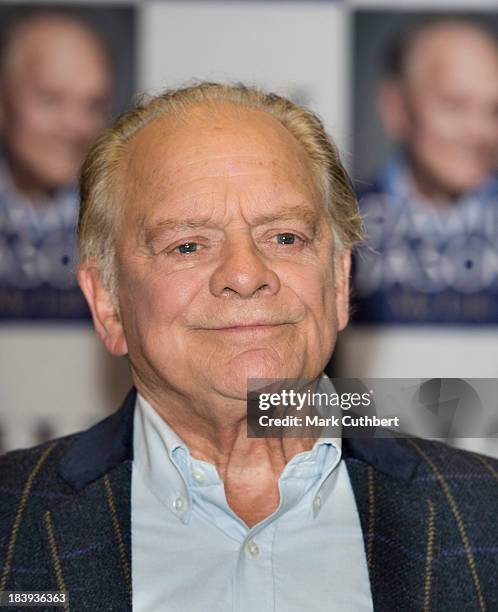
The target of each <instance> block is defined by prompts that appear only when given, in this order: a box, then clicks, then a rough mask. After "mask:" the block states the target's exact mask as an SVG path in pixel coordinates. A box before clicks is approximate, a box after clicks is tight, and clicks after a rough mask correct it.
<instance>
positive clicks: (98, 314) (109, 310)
mask: <svg viewBox="0 0 498 612" xmlns="http://www.w3.org/2000/svg"><path fill="white" fill-rule="evenodd" d="M77 276H78V282H79V284H80V287H81V291H83V294H84V295H85V298H86V301H87V302H88V306H89V307H90V310H91V313H92V317H93V325H94V327H95V331H96V332H97V335H98V336H99V338H100V339H101V340H102V342H103V343H104V345H105V347H106V349H107V350H108V351H109V353H111V354H112V355H118V356H121V355H126V354H127V353H128V346H127V344H126V338H125V335H124V331H123V326H122V323H121V317H120V315H119V311H118V309H117V307H116V306H115V304H114V302H113V299H112V296H111V293H110V291H109V290H108V289H106V288H105V287H104V285H103V284H102V280H101V276H100V272H99V269H98V267H97V266H96V264H95V263H93V262H85V263H83V264H81V265H80V267H79V268H78V273H77Z"/></svg>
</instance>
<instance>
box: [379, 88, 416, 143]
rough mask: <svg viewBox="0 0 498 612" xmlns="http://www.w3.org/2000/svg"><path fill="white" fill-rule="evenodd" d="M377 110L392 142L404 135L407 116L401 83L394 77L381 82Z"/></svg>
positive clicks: (402, 137)
mask: <svg viewBox="0 0 498 612" xmlns="http://www.w3.org/2000/svg"><path fill="white" fill-rule="evenodd" d="M377 112H378V114H379V117H380V119H381V121H382V125H383V126H384V130H385V131H386V133H387V135H388V136H389V138H391V139H392V140H394V142H400V141H403V140H404V139H405V137H406V134H407V131H408V126H409V117H408V111H407V107H406V100H405V94H404V92H403V87H402V84H401V83H400V82H399V81H398V80H395V79H387V80H385V81H384V82H383V83H381V85H380V87H379V90H378V92H377Z"/></svg>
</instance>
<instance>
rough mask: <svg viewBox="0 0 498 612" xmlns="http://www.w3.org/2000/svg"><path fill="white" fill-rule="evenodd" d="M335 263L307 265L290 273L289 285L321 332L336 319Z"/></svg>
mask: <svg viewBox="0 0 498 612" xmlns="http://www.w3.org/2000/svg"><path fill="white" fill-rule="evenodd" d="M332 266H333V264H332V263H331V262H328V261H324V262H322V263H318V264H317V265H316V266H313V267H311V266H306V267H305V268H303V269H302V270H300V271H299V272H297V273H296V270H295V269H294V270H292V274H289V275H288V278H287V283H286V284H287V285H288V286H289V287H290V288H291V289H292V291H293V292H294V293H295V294H296V295H297V297H298V298H299V300H300V301H301V302H302V304H303V305H304V306H305V308H306V310H307V312H308V316H309V317H310V318H311V319H312V320H314V322H315V323H316V325H317V327H319V328H320V329H319V330H318V331H319V332H320V333H321V330H322V328H323V329H326V328H328V324H329V323H332V324H334V322H335V320H336V311H335V292H334V274H333V267H332Z"/></svg>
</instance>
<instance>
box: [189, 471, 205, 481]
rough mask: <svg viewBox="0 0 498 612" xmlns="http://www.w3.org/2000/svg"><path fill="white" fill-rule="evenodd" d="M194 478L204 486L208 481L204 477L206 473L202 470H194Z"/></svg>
mask: <svg viewBox="0 0 498 612" xmlns="http://www.w3.org/2000/svg"><path fill="white" fill-rule="evenodd" d="M192 478H193V479H194V480H195V482H197V483H198V484H204V482H205V481H206V477H205V476H204V472H203V471H202V470H194V471H193V472H192Z"/></svg>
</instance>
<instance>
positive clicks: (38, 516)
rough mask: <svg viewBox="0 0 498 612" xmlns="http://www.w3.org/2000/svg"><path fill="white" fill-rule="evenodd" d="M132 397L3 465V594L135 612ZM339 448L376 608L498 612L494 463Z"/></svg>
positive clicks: (419, 446) (419, 449) (438, 448)
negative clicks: (61, 596) (59, 594)
mask: <svg viewBox="0 0 498 612" xmlns="http://www.w3.org/2000/svg"><path fill="white" fill-rule="evenodd" d="M135 396H136V392H135V391H134V390H132V391H131V392H130V394H129V395H128V396H127V398H126V400H125V402H124V403H123V405H122V407H121V408H120V410H118V411H117V412H116V413H114V414H113V415H111V416H110V417H108V418H107V419H105V420H103V421H101V422H100V423H98V424H97V425H95V426H94V427H92V428H91V429H89V430H88V431H85V432H82V433H78V434H74V435H71V436H67V437H65V438H61V439H58V440H54V441H51V442H47V443H45V444H42V445H41V446H38V447H35V448H33V449H29V450H19V451H14V452H11V453H8V454H7V455H4V456H3V457H2V458H0V493H1V494H0V564H1V565H0V590H7V591H13V590H22V591H28V590H29V591H42V590H43V591H47V590H54V591H56V590H63V591H67V592H68V594H69V601H68V604H67V605H66V606H65V610H73V611H77V612H80V611H81V612H84V611H87V610H88V611H91V612H95V611H98V610H102V611H104V610H105V611H116V612H126V610H130V609H131V608H132V586H131V584H132V583H131V575H132V559H131V516H130V515H131V510H130V500H131V466H132V460H133V448H132V441H133V413H134V405H135ZM343 452H344V458H345V461H346V465H347V468H348V472H349V476H350V479H351V483H352V486H353V490H354V494H355V499H356V504H357V508H358V512H359V516H360V521H361V526H362V530H363V534H364V543H365V555H366V559H367V563H368V569H369V576H370V584H371V591H372V598H373V603H374V609H375V610H376V611H380V612H411V611H413V612H415V611H417V612H429V611H432V610H439V611H442V612H473V611H474V610H475V611H480V612H483V611H485V610H488V611H490V612H491V611H496V610H498V518H497V517H498V461H495V460H492V459H488V458H485V457H482V456H479V455H476V454H472V453H468V452H464V451H458V450H454V449H451V448H449V447H447V446H445V445H443V444H439V443H435V442H429V441H423V440H395V439H357V440H346V439H344V440H343ZM323 539H324V542H325V541H326V539H327V534H326V533H324V534H323ZM164 546H165V548H166V549H167V542H165V543H164ZM345 561H346V562H347V560H345ZM165 564H167V556H165ZM167 570H168V568H167V566H166V565H165V571H167ZM317 570H319V571H321V572H322V573H323V579H324V580H327V568H310V571H317ZM330 571H333V568H330ZM296 588H298V587H296ZM38 609H40V608H38ZM45 609H48V608H45ZM51 609H52V610H53V609H54V608H51ZM326 609H327V608H326V606H325V604H324V610H326ZM330 609H331V610H332V609H333V602H332V603H331V608H330ZM164 610H166V611H167V610H168V606H167V602H166V603H165V606H164ZM151 612H155V611H151ZM255 612H257V611H255ZM303 612H306V611H303ZM339 612H340V611H339Z"/></svg>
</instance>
